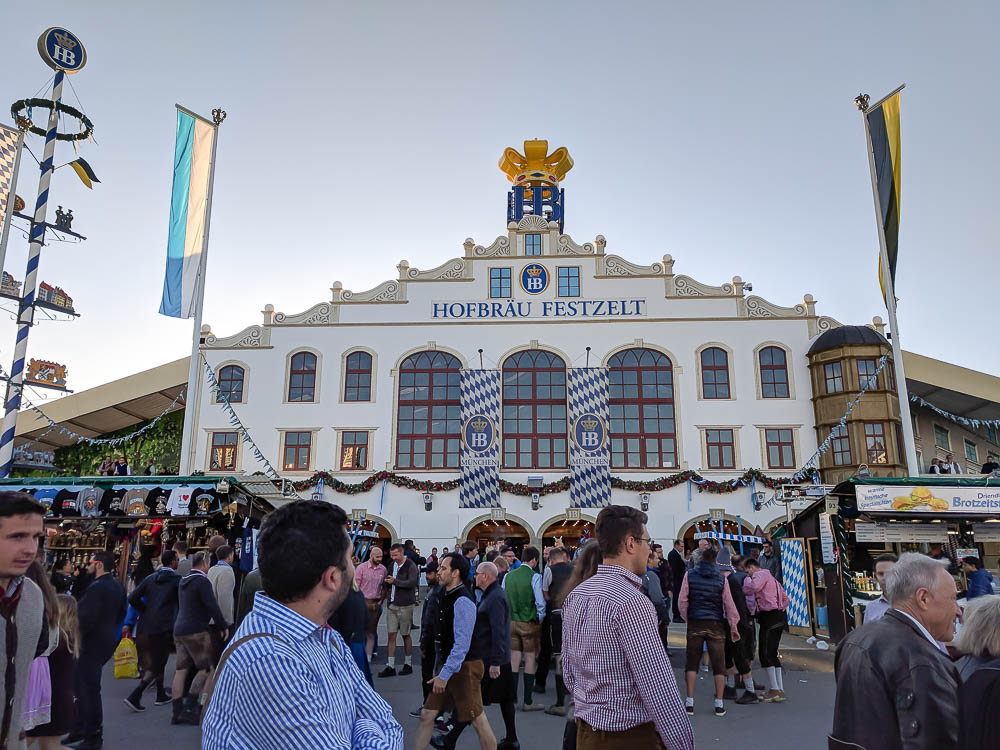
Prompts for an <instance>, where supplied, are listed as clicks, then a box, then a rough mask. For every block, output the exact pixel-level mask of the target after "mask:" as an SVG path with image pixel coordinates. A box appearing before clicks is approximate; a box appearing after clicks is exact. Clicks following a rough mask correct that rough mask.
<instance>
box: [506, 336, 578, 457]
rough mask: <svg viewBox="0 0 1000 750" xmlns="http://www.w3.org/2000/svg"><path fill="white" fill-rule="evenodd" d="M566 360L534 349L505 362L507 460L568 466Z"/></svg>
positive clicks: (519, 353)
mask: <svg viewBox="0 0 1000 750" xmlns="http://www.w3.org/2000/svg"><path fill="white" fill-rule="evenodd" d="M566 433H567V423H566V363H565V362H563V361H562V358H560V357H559V356H558V355H555V354H552V353H551V352H545V351H542V350H540V349H528V350H526V351H523V352H518V353H517V354H512V355H511V356H509V357H507V359H506V360H505V361H504V363H503V466H504V468H505V469H565V468H566V466H567V465H568V464H567V458H566V447H567V445H566Z"/></svg>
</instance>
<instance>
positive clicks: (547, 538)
mask: <svg viewBox="0 0 1000 750" xmlns="http://www.w3.org/2000/svg"><path fill="white" fill-rule="evenodd" d="M595 523H596V519H593V518H589V517H586V516H581V517H580V519H579V520H577V521H567V520H566V516H558V517H556V518H553V519H551V520H550V521H548V522H546V523H544V524H542V526H541V532H540V533H539V536H540V537H541V538H542V546H543V547H550V546H552V545H554V544H555V543H556V539H557V538H559V537H562V541H563V544H564V545H566V547H568V548H569V549H570V550H575V549H577V548H578V547H579V546H580V545H581V544H582V543H583V541H584V540H586V539H593V538H594V524H595Z"/></svg>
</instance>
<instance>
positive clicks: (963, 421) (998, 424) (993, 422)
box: [910, 393, 1000, 429]
mask: <svg viewBox="0 0 1000 750" xmlns="http://www.w3.org/2000/svg"><path fill="white" fill-rule="evenodd" d="M910 401H912V402H913V403H915V404H918V405H919V406H923V407H926V408H928V409H930V410H931V411H932V412H934V413H935V414H938V415H940V416H942V417H944V418H945V419H950V420H951V421H952V422H955V423H956V424H960V425H962V426H963V427H969V428H972V429H978V428H980V427H992V428H994V429H997V428H1000V419H969V418H968V417H960V416H958V415H957V414H952V413H951V412H950V411H945V410H944V409H942V408H940V407H937V406H935V405H934V404H932V403H930V402H929V401H925V400H924V399H922V398H921V397H920V396H918V395H917V394H915V393H911V394H910Z"/></svg>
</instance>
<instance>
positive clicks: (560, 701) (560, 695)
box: [556, 674, 566, 706]
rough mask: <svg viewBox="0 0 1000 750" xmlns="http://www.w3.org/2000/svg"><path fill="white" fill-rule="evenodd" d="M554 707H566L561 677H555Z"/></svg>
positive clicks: (564, 686) (564, 690)
mask: <svg viewBox="0 0 1000 750" xmlns="http://www.w3.org/2000/svg"><path fill="white" fill-rule="evenodd" d="M556 705H557V706H565V705H566V683H565V682H563V678H562V675H560V674H557V675H556Z"/></svg>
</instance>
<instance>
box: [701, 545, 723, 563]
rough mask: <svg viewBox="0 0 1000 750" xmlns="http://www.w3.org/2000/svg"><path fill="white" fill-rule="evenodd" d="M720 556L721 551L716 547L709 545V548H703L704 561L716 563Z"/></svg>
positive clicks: (702, 559)
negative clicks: (717, 550) (716, 549)
mask: <svg viewBox="0 0 1000 750" xmlns="http://www.w3.org/2000/svg"><path fill="white" fill-rule="evenodd" d="M718 556H719V553H718V552H716V551H715V547H709V548H708V549H703V550H702V551H701V561H702V562H707V563H714V562H715V560H716V558H718Z"/></svg>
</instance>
